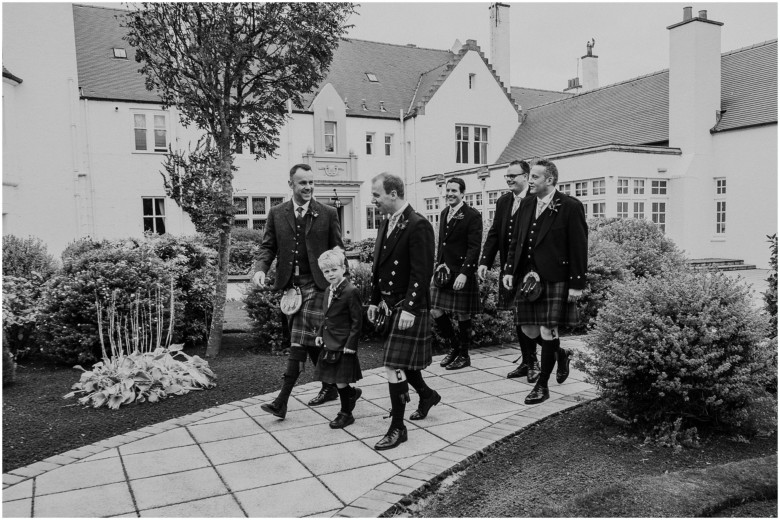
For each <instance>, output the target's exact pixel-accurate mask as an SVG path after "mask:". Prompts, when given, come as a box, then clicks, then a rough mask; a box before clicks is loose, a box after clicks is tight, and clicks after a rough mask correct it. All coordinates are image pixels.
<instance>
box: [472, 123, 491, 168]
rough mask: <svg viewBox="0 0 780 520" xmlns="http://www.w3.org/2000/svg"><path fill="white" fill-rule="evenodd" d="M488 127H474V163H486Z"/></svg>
mask: <svg viewBox="0 0 780 520" xmlns="http://www.w3.org/2000/svg"><path fill="white" fill-rule="evenodd" d="M487 145H488V129H487V128H485V127H484V126H475V127H474V164H487Z"/></svg>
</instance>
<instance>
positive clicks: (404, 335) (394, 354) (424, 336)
mask: <svg viewBox="0 0 780 520" xmlns="http://www.w3.org/2000/svg"><path fill="white" fill-rule="evenodd" d="M392 319H393V324H392V327H391V329H390V334H388V336H387V338H386V339H385V342H384V345H383V347H384V349H385V357H384V362H383V364H384V366H386V367H390V368H405V369H407V370H422V369H424V368H426V367H427V366H428V365H430V364H431V361H433V347H432V346H431V342H432V339H433V337H432V335H431V314H430V313H429V312H428V311H427V310H426V311H424V312H423V313H422V314H421V315H420V316H417V317H415V319H414V324H412V326H411V327H409V328H408V329H406V330H400V329H399V328H398V320H400V319H401V311H400V310H399V309H397V308H396V309H393V318H392Z"/></svg>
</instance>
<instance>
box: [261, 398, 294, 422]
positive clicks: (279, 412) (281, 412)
mask: <svg viewBox="0 0 780 520" xmlns="http://www.w3.org/2000/svg"><path fill="white" fill-rule="evenodd" d="M260 409H261V410H263V411H264V412H268V413H270V414H271V415H275V416H276V417H278V418H279V419H284V418H285V416H286V415H287V403H277V402H276V401H271V402H270V403H265V404H261V405H260Z"/></svg>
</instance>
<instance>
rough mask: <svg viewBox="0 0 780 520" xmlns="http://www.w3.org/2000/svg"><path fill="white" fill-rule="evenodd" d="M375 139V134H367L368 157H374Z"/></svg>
mask: <svg viewBox="0 0 780 520" xmlns="http://www.w3.org/2000/svg"><path fill="white" fill-rule="evenodd" d="M375 137H376V133H375V132H366V155H374V143H375V139H374V138H375Z"/></svg>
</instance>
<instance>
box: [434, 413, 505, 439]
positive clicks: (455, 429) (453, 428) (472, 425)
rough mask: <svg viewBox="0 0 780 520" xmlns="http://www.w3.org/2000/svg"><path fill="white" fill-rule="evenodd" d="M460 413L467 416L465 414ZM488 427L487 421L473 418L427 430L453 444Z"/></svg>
mask: <svg viewBox="0 0 780 520" xmlns="http://www.w3.org/2000/svg"><path fill="white" fill-rule="evenodd" d="M460 413H464V414H465V412H460ZM487 426H490V423H489V422H488V421H485V420H484V419H477V418H471V419H467V420H465V421H458V422H453V423H451V424H442V425H436V426H431V427H429V428H426V429H427V430H428V431H429V432H431V433H433V434H434V435H437V436H439V437H441V438H442V439H444V440H445V441H447V442H451V443H452V442H456V441H459V440H460V439H462V438H464V437H466V436H468V435H471V434H472V433H474V432H478V431H480V430H482V429H483V428H485V427H487Z"/></svg>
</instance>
